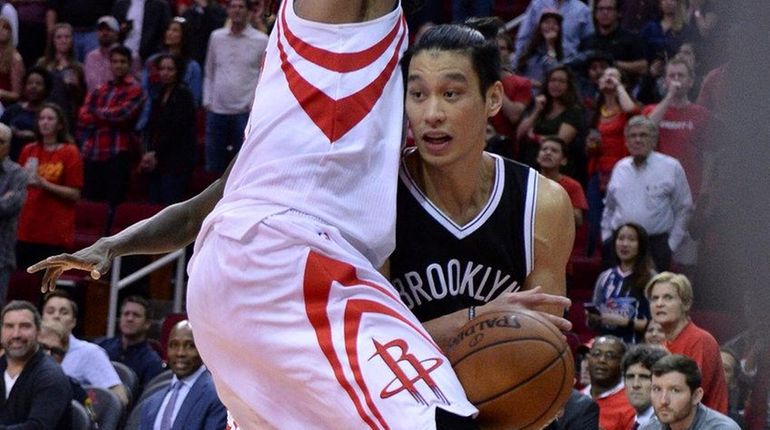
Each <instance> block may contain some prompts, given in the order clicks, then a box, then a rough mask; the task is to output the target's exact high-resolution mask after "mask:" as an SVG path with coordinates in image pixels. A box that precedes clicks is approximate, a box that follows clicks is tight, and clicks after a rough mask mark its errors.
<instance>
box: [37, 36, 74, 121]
mask: <svg viewBox="0 0 770 430" xmlns="http://www.w3.org/2000/svg"><path fill="white" fill-rule="evenodd" d="M73 37H74V32H73V29H72V26H71V25H70V24H67V23H66V22H60V23H57V24H55V25H54V27H53V30H52V31H51V34H50V35H49V36H48V43H47V45H46V48H45V54H44V55H43V56H42V57H40V59H38V60H37V65H38V66H40V67H43V68H45V69H46V70H48V72H49V73H50V74H51V77H52V78H53V88H52V90H51V95H50V100H51V101H52V102H54V103H56V104H58V105H59V106H60V107H61V108H62V109H64V112H65V113H66V115H67V120H68V121H69V123H70V124H74V120H75V115H77V112H78V110H79V109H80V105H81V104H83V99H84V98H85V96H86V80H85V73H84V72H83V65H82V64H80V62H78V60H77V59H76V58H75V46H74V42H73Z"/></svg>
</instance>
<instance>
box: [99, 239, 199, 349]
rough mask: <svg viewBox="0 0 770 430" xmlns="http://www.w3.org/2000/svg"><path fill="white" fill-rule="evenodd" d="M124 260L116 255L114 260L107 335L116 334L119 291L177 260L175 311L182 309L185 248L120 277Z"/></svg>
mask: <svg viewBox="0 0 770 430" xmlns="http://www.w3.org/2000/svg"><path fill="white" fill-rule="evenodd" d="M122 261H123V258H122V257H115V260H114V261H113V262H112V268H111V269H110V271H111V272H112V275H111V278H110V306H109V310H108V314H107V336H108V337H112V336H115V324H116V321H117V313H118V293H119V292H120V290H122V289H123V288H125V287H127V286H129V285H131V284H133V283H134V282H136V281H138V280H140V279H142V278H143V277H145V276H147V275H149V274H150V273H152V272H154V271H155V270H156V269H158V268H160V267H163V266H165V265H166V264H169V263H173V262H174V261H176V278H175V282H174V307H173V309H174V312H181V311H182V294H184V271H185V249H184V248H183V249H179V250H177V251H174V252H172V253H170V254H166V255H164V256H163V257H161V258H159V259H157V260H155V261H153V262H152V263H150V264H148V265H146V266H144V267H142V268H141V269H139V270H137V271H136V272H134V273H132V274H130V275H128V276H126V277H125V278H123V279H120V266H121V263H122Z"/></svg>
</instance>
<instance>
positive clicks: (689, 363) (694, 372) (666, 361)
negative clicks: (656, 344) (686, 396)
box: [652, 354, 702, 392]
mask: <svg viewBox="0 0 770 430" xmlns="http://www.w3.org/2000/svg"><path fill="white" fill-rule="evenodd" d="M671 372H679V373H681V374H682V375H684V379H685V382H687V386H688V387H690V391H691V392H692V391H695V390H696V389H698V387H700V385H701V379H702V377H701V373H700V369H698V363H696V362H695V360H693V359H692V358H690V357H686V356H684V355H681V354H672V355H667V356H665V357H663V358H661V359H660V360H658V361H657V362H655V364H654V365H653V366H652V375H653V376H657V377H660V376H663V375H665V374H667V373H671Z"/></svg>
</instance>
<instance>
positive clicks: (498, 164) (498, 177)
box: [398, 147, 532, 273]
mask: <svg viewBox="0 0 770 430" xmlns="http://www.w3.org/2000/svg"><path fill="white" fill-rule="evenodd" d="M416 149H417V148H414V147H413V148H406V149H404V152H403V156H402V157H401V169H399V174H398V176H399V177H400V179H401V182H403V183H404V185H405V186H406V188H407V189H408V190H409V192H410V193H411V194H412V196H414V198H415V200H416V201H417V203H419V205H420V206H422V208H423V209H425V212H427V213H428V215H430V216H431V218H433V219H435V220H436V222H438V223H439V224H440V225H441V226H442V227H444V228H445V229H446V230H447V231H448V232H449V233H451V234H452V235H453V236H455V237H456V238H457V239H464V238H466V237H468V236H469V235H471V234H472V233H473V232H475V231H476V230H478V229H479V228H481V227H483V226H484V223H485V222H486V221H487V220H488V219H489V217H491V216H492V214H494V212H495V209H497V206H498V205H499V204H500V200H501V199H502V197H503V188H505V187H504V185H505V163H504V162H503V158H502V157H500V156H498V155H496V154H490V153H488V152H485V154H487V155H490V156H491V157H492V158H493V159H494V160H495V181H494V183H493V184H492V192H491V194H490V196H489V200H487V204H486V205H484V208H483V209H482V210H481V211H480V212H479V213H478V215H476V216H475V217H474V218H473V219H472V220H470V221H469V222H468V223H467V224H465V225H463V226H461V225H458V224H457V223H455V222H454V221H453V220H452V219H451V218H450V217H448V216H447V215H446V214H444V212H442V211H441V209H439V207H438V206H436V205H434V204H433V202H431V201H430V199H428V196H426V195H425V193H423V192H422V190H421V189H420V187H418V186H417V183H416V182H415V180H414V178H412V175H411V174H410V173H409V170H408V169H407V168H406V157H407V156H408V155H409V154H411V153H412V152H414V151H416ZM531 176H532V175H530V177H531ZM530 181H531V179H530ZM525 222H526V218H525ZM525 225H527V224H525ZM525 236H526V234H525ZM526 240H527V239H525V241H526ZM525 252H526V251H525ZM530 267H531V266H530V265H529V262H527V273H529V270H530Z"/></svg>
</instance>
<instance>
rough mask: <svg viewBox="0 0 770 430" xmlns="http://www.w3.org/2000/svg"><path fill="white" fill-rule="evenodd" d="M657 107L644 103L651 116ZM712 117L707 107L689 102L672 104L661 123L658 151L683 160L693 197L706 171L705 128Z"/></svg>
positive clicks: (681, 161) (646, 112)
mask: <svg viewBox="0 0 770 430" xmlns="http://www.w3.org/2000/svg"><path fill="white" fill-rule="evenodd" d="M655 106H656V105H647V106H645V108H644V115H649V114H650V113H651V112H652V111H653V109H655ZM710 117H711V113H710V112H709V110H708V109H706V108H705V107H703V106H699V105H697V104H695V103H690V104H688V105H687V106H684V107H681V108H679V107H669V108H668V110H667V111H666V114H665V115H663V120H661V122H660V124H659V125H658V129H659V132H658V147H657V151H658V152H661V153H663V154H666V155H670V156H672V157H674V158H676V159H677V160H679V162H680V163H682V167H683V168H684V173H685V174H686V175H687V182H688V183H689V184H690V191H691V192H692V197H693V200H694V199H695V198H697V197H698V193H699V192H700V183H701V174H702V171H703V166H702V165H701V155H702V154H701V153H702V151H703V150H704V149H705V147H706V145H707V141H706V140H707V139H706V135H705V131H706V128H707V126H708V121H709V118H710Z"/></svg>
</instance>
